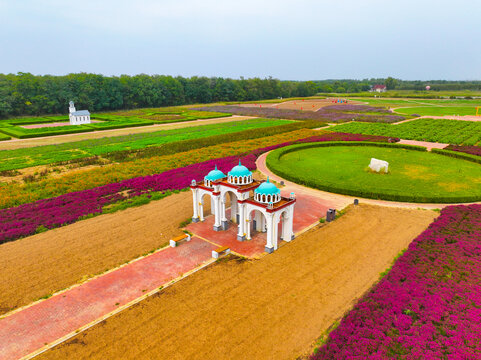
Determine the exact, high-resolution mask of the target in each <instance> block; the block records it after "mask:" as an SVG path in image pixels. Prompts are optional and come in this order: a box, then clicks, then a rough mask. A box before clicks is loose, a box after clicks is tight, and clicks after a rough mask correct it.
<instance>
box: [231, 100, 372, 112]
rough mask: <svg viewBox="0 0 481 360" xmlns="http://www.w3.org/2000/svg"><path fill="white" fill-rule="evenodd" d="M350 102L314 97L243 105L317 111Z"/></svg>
mask: <svg viewBox="0 0 481 360" xmlns="http://www.w3.org/2000/svg"><path fill="white" fill-rule="evenodd" d="M348 104H355V105H361V104H363V103H361V102H359V101H354V100H349V102H348ZM348 104H345V103H343V104H337V103H333V102H332V99H313V100H308V99H306V100H304V101H302V100H292V101H285V102H281V103H278V104H243V105H241V106H246V107H263V108H267V107H270V108H276V109H284V110H303V111H317V110H319V109H321V108H323V107H324V106H330V105H348Z"/></svg>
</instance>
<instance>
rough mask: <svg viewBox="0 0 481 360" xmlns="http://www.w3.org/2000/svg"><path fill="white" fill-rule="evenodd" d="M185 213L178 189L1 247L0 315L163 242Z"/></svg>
mask: <svg viewBox="0 0 481 360" xmlns="http://www.w3.org/2000/svg"><path fill="white" fill-rule="evenodd" d="M206 206H207V208H208V209H210V202H208V201H207V202H206ZM209 211H210V210H207V213H209ZM190 216H192V194H191V193H190V191H189V192H181V193H179V194H174V195H170V196H167V197H166V198H164V199H161V200H158V201H153V202H151V203H150V204H147V205H143V206H141V207H136V208H130V209H126V210H123V211H119V212H116V213H113V214H105V215H101V216H98V217H95V218H92V219H87V220H82V221H79V222H77V223H75V224H71V225H68V226H64V227H61V228H57V229H53V230H49V231H47V232H44V233H40V234H36V235H33V236H30V237H27V238H24V239H19V240H16V241H12V242H8V243H5V244H2V245H0V314H3V313H6V312H8V311H10V310H12V309H14V308H17V307H20V306H24V305H27V304H29V303H31V302H33V301H35V300H37V299H39V298H40V297H43V296H45V295H48V294H52V293H54V292H56V291H59V290H62V289H64V288H67V287H69V286H72V285H74V284H77V283H79V282H82V281H85V280H87V279H88V278H89V277H91V276H92V275H95V274H98V273H101V272H104V271H106V270H109V269H112V268H114V267H117V266H119V265H121V264H123V263H125V262H126V261H129V260H132V259H134V258H137V257H139V256H141V255H142V254H145V253H147V252H149V251H151V250H154V249H156V248H158V247H159V246H162V245H166V243H167V242H168V241H169V240H170V239H171V238H172V237H173V236H176V235H179V234H180V233H181V232H180V230H179V224H180V223H181V222H182V221H185V220H186V219H187V218H189V217H190Z"/></svg>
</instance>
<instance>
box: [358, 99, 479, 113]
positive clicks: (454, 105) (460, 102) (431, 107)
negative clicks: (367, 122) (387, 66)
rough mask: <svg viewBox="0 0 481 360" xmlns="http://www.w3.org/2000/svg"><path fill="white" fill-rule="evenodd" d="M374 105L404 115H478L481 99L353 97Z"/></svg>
mask: <svg viewBox="0 0 481 360" xmlns="http://www.w3.org/2000/svg"><path fill="white" fill-rule="evenodd" d="M351 100H353V101H362V102H365V103H367V104H369V105H373V106H385V107H388V108H392V109H394V111H395V112H397V113H400V114H403V115H411V114H418V115H421V116H429V115H431V116H444V115H476V107H477V106H481V100H479V99H476V100H473V99H385V98H352V99H351Z"/></svg>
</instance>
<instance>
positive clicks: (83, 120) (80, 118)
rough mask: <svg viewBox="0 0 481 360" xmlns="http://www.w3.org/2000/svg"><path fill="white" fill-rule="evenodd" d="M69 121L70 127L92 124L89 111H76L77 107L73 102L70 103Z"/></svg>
mask: <svg viewBox="0 0 481 360" xmlns="http://www.w3.org/2000/svg"><path fill="white" fill-rule="evenodd" d="M69 105H70V106H69V108H68V110H69V114H68V117H69V120H70V125H81V124H90V113H89V111H88V110H79V111H76V110H75V105H74V103H73V101H70V102H69Z"/></svg>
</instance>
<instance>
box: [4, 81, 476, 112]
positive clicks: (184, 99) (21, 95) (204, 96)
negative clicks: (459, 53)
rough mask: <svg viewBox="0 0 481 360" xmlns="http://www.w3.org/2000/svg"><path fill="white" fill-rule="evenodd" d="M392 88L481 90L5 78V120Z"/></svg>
mask: <svg viewBox="0 0 481 360" xmlns="http://www.w3.org/2000/svg"><path fill="white" fill-rule="evenodd" d="M375 84H385V85H386V86H387V88H388V89H396V90H424V89H425V87H426V85H430V86H431V90H433V91H440V90H447V91H455V90H481V81H443V80H434V81H404V80H398V79H394V78H392V77H389V78H386V79H364V80H319V81H281V80H278V79H273V78H267V79H259V78H252V79H244V78H241V79H239V80H233V79H227V78H220V77H212V78H208V77H197V76H194V77H191V78H184V77H181V76H177V77H172V76H163V75H152V76H151V75H144V74H141V75H135V76H128V75H122V76H103V75H97V74H87V73H79V74H69V75H65V76H52V75H42V76H37V75H32V74H29V73H18V74H8V75H4V74H0V118H7V117H12V116H29V115H42V114H62V113H66V112H67V109H68V102H69V101H70V100H73V101H75V104H76V106H77V108H78V109H88V110H90V111H92V112H98V111H109V110H118V109H134V108H148V107H160V106H175V105H186V104H202V103H203V104H205V103H211V102H217V101H219V102H228V101H249V100H263V99H276V98H279V97H282V98H286V97H304V96H311V95H315V94H316V93H356V92H362V91H368V90H369V89H370V88H371V86H372V85H375Z"/></svg>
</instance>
